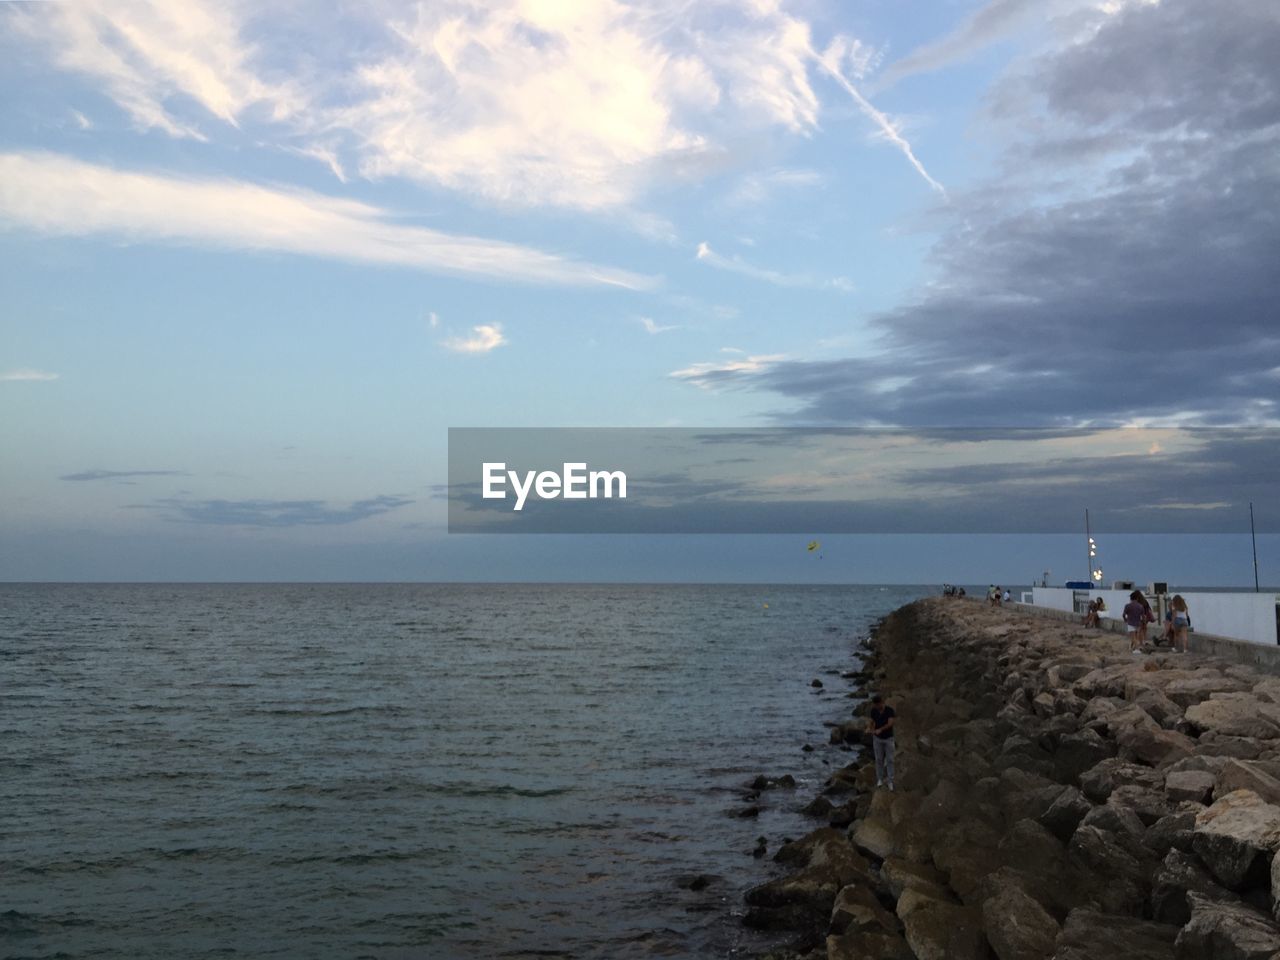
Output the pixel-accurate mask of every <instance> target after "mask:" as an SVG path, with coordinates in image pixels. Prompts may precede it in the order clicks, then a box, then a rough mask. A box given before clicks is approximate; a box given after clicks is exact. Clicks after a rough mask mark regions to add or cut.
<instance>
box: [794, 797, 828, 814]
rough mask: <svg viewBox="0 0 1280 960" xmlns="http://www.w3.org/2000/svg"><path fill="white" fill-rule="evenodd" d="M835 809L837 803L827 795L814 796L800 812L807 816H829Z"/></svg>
mask: <svg viewBox="0 0 1280 960" xmlns="http://www.w3.org/2000/svg"><path fill="white" fill-rule="evenodd" d="M833 809H835V805H834V804H833V803H832V802H831V801H830V800H828V799H827V798H826V797H814V798H813V799H812V800H810V801H809V802H808V803H807V804H805V805H804V806H803V807H801V808H800V812H801V813H803V814H804V815H805V816H806V817H827V816H829V815H830V813H831V811H832V810H833Z"/></svg>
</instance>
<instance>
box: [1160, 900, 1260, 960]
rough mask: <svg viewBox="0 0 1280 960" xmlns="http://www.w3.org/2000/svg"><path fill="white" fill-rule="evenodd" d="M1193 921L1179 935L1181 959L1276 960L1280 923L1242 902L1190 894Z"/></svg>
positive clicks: (1179, 959) (1178, 952) (1178, 949)
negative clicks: (1274, 959)
mask: <svg viewBox="0 0 1280 960" xmlns="http://www.w3.org/2000/svg"><path fill="white" fill-rule="evenodd" d="M1187 900H1188V902H1189V903H1190V905H1191V920H1190V922H1189V923H1188V924H1187V925H1186V926H1184V927H1183V928H1182V932H1181V933H1180V934H1178V940H1177V955H1178V960H1273V958H1274V957H1275V955H1276V954H1277V953H1278V952H1280V925H1277V924H1276V923H1275V922H1274V921H1272V919H1271V918H1270V917H1268V916H1267V915H1266V914H1264V913H1262V912H1261V911H1259V910H1255V909H1253V908H1252V907H1249V906H1246V905H1245V904H1243V903H1232V902H1227V901H1221V900H1213V899H1210V898H1209V897H1205V896H1203V895H1202V894H1199V893H1188V894H1187Z"/></svg>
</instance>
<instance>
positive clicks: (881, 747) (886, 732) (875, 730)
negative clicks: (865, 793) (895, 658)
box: [867, 693, 897, 790]
mask: <svg viewBox="0 0 1280 960" xmlns="http://www.w3.org/2000/svg"><path fill="white" fill-rule="evenodd" d="M896 716H897V714H896V713H894V710H893V707H891V706H889V705H888V704H887V703H885V702H884V697H882V696H880V694H878V693H877V694H876V695H875V696H874V697H872V698H871V713H870V715H869V719H868V720H867V729H868V730H870V731H871V749H872V751H873V753H874V754H875V758H876V786H877V787H882V786H885V785H886V784H887V785H888V787H889V789H890V790H892V789H893V718H894V717H896Z"/></svg>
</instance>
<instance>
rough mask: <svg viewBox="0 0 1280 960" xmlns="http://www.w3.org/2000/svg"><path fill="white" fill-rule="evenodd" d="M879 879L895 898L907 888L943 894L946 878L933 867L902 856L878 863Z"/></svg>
mask: <svg viewBox="0 0 1280 960" xmlns="http://www.w3.org/2000/svg"><path fill="white" fill-rule="evenodd" d="M880 879H881V880H883V881H884V884H885V886H886V887H888V888H889V893H890V895H891V896H892V897H893V899H895V900H897V899H898V898H899V897H901V896H902V895H903V894H904V893H905V892H906V891H907V890H925V891H928V892H930V893H933V894H935V895H937V896H943V894H944V891H945V889H946V885H947V881H946V878H945V877H944V876H943V875H942V874H941V873H939V872H938V871H937V870H935V869H934V868H933V867H930V866H927V865H925V864H923V863H914V862H912V861H910V860H906V859H903V858H902V857H889V858H888V859H887V860H885V862H884V863H882V864H881V865H880Z"/></svg>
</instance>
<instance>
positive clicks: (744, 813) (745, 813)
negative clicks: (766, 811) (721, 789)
mask: <svg viewBox="0 0 1280 960" xmlns="http://www.w3.org/2000/svg"><path fill="white" fill-rule="evenodd" d="M730 816H734V817H738V818H740V819H743V820H751V819H754V818H756V817H758V816H760V808H759V807H757V806H754V805H753V806H750V807H743V808H742V809H741V810H734V811H733V812H732V813H731V814H730Z"/></svg>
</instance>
